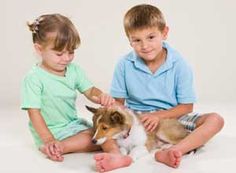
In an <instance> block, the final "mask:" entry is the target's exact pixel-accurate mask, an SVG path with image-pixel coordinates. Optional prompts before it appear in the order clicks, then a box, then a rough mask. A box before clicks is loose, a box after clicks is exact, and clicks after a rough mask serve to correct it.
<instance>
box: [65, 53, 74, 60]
mask: <svg viewBox="0 0 236 173" xmlns="http://www.w3.org/2000/svg"><path fill="white" fill-rule="evenodd" d="M72 59H73V55H72V54H70V53H65V54H64V56H63V60H64V61H71V60H72Z"/></svg>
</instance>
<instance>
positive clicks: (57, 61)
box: [35, 43, 74, 74]
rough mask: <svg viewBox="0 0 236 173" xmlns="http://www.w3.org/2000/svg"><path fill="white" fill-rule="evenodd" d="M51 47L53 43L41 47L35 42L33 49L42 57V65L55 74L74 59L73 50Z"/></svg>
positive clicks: (61, 71) (60, 71) (62, 70)
mask: <svg viewBox="0 0 236 173" xmlns="http://www.w3.org/2000/svg"><path fill="white" fill-rule="evenodd" d="M52 48H53V45H48V46H46V47H42V46H41V45H39V44H37V43H36V44H35V49H36V51H37V53H38V54H39V55H40V56H41V58H42V65H43V67H44V68H46V70H48V71H49V72H52V73H55V74H60V73H63V72H64V71H65V69H66V66H67V65H68V64H69V63H70V62H71V61H72V60H73V59H74V52H68V51H67V50H63V51H56V50H53V49H52Z"/></svg>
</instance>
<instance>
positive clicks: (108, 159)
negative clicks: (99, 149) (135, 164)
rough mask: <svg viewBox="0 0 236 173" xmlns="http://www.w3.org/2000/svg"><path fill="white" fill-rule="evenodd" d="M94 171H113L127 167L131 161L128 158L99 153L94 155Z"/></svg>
mask: <svg viewBox="0 0 236 173" xmlns="http://www.w3.org/2000/svg"><path fill="white" fill-rule="evenodd" d="M94 159H95V161H96V170H97V171H98V172H106V171H111V170H113V169H117V168H122V167H126V166H129V165H130V164H131V163H132V159H131V157H129V156H123V155H120V154H111V153H99V154H96V155H94Z"/></svg>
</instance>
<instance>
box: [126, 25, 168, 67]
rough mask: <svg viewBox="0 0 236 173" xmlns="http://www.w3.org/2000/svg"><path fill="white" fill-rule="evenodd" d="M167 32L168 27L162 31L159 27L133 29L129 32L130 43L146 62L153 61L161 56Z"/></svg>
mask: <svg viewBox="0 0 236 173" xmlns="http://www.w3.org/2000/svg"><path fill="white" fill-rule="evenodd" d="M167 33H168V27H166V28H165V29H164V30H163V31H162V32H161V31H160V30H159V29H158V28H157V27H151V28H145V29H142V30H137V31H133V32H130V33H129V41H130V45H131V46H132V47H133V49H134V50H135V52H136V53H137V54H138V56H140V57H141V58H142V59H143V60H144V61H145V62H152V61H154V60H156V59H157V58H158V57H159V56H158V55H159V53H160V52H161V51H162V41H163V40H165V39H166V38H167Z"/></svg>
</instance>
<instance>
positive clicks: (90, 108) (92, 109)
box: [85, 105, 98, 113]
mask: <svg viewBox="0 0 236 173" xmlns="http://www.w3.org/2000/svg"><path fill="white" fill-rule="evenodd" d="M85 107H86V108H87V109H88V110H89V111H90V112H92V113H96V112H97V110H98V109H96V108H93V107H90V106H87V105H85Z"/></svg>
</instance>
